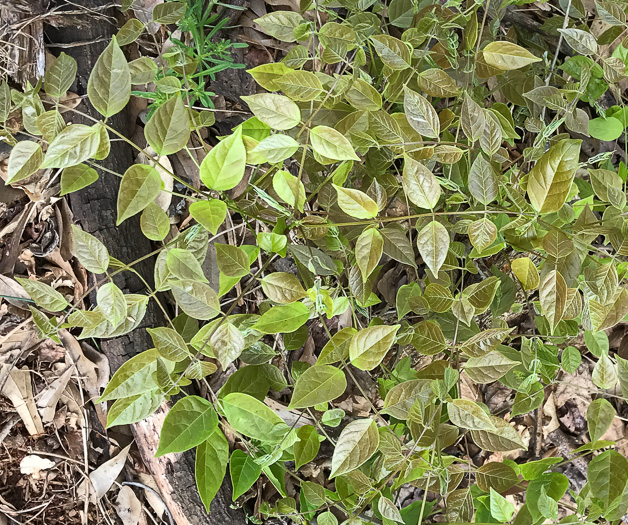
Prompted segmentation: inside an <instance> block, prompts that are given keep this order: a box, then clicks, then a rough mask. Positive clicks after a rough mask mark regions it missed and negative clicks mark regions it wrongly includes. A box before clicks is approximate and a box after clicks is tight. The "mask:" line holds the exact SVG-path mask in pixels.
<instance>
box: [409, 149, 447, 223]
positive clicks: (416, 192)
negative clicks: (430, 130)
mask: <svg viewBox="0 0 628 525" xmlns="http://www.w3.org/2000/svg"><path fill="white" fill-rule="evenodd" d="M402 181H403V190H404V191H405V193H406V196H407V197H408V199H410V201H412V202H413V203H414V204H416V205H417V206H418V207H419V208H426V209H430V210H432V209H434V206H436V204H437V203H438V200H439V199H440V194H441V189H440V184H438V181H437V180H436V177H434V174H433V173H432V172H431V171H430V170H429V169H428V168H427V167H425V165H423V164H421V163H420V162H418V161H416V160H414V159H413V158H412V157H409V156H405V157H404V163H403V179H402Z"/></svg>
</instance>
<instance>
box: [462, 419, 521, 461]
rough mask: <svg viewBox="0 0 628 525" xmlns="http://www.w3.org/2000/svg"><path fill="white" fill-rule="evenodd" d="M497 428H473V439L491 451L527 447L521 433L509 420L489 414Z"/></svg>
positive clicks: (507, 450) (508, 450) (505, 450)
mask: <svg viewBox="0 0 628 525" xmlns="http://www.w3.org/2000/svg"><path fill="white" fill-rule="evenodd" d="M489 417H490V420H491V422H492V423H493V425H494V426H495V430H472V431H471V437H472V438H473V441H475V443H476V444H477V445H478V446H479V447H480V448H482V449H484V450H489V451H491V452H510V451H511V450H517V449H525V448H526V445H525V443H524V442H523V440H522V439H521V436H520V435H519V433H518V432H517V431H516V430H515V429H514V428H513V427H512V426H510V424H509V423H508V422H507V421H504V420H503V419H501V418H499V417H495V416H489Z"/></svg>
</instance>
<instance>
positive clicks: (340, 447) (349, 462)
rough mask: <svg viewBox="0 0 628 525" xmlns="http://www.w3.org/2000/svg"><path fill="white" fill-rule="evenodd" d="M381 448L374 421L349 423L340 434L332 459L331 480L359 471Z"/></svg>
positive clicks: (362, 420)
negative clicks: (379, 447) (378, 448)
mask: <svg viewBox="0 0 628 525" xmlns="http://www.w3.org/2000/svg"><path fill="white" fill-rule="evenodd" d="M378 446H379V432H377V425H376V424H375V421H373V420H372V419H358V420H356V421H352V422H351V423H349V424H348V425H347V426H346V427H345V428H344V429H343V431H342V433H341V434H340V437H339V438H338V442H337V443H336V448H335V449H334V454H333V456H332V458H331V474H330V478H334V477H336V476H339V475H340V474H345V473H347V472H351V471H352V470H355V469H357V468H358V467H359V466H360V465H362V464H363V463H364V462H365V461H367V460H368V459H369V458H370V457H371V456H372V455H373V454H375V452H376V451H377V447H378Z"/></svg>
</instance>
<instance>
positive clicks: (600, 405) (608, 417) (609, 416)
mask: <svg viewBox="0 0 628 525" xmlns="http://www.w3.org/2000/svg"><path fill="white" fill-rule="evenodd" d="M613 419H615V408H614V407H613V405H611V404H610V403H609V402H608V401H607V400H606V399H604V398H599V399H596V400H595V401H593V402H592V403H591V404H590V405H589V407H588V408H587V425H588V426H589V435H590V436H591V441H592V442H595V441H598V440H599V439H600V438H601V437H602V436H603V435H604V434H605V433H606V431H607V430H608V429H609V428H610V427H611V425H612V423H613Z"/></svg>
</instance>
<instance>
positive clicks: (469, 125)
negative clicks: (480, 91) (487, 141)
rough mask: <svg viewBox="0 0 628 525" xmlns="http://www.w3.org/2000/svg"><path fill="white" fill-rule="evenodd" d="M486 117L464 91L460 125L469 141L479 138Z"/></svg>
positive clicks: (482, 131)
mask: <svg viewBox="0 0 628 525" xmlns="http://www.w3.org/2000/svg"><path fill="white" fill-rule="evenodd" d="M485 123H486V117H485V115H484V110H483V109H482V108H481V107H480V105H479V104H478V103H477V102H476V101H475V100H473V99H472V98H471V97H470V96H469V95H468V94H467V92H466V91H465V93H464V96H463V99H462V108H461V112H460V125H461V126H462V131H463V132H464V134H465V135H466V136H467V138H468V139H469V140H470V141H471V142H475V141H477V140H479V139H480V137H481V136H482V133H484V126H485Z"/></svg>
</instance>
